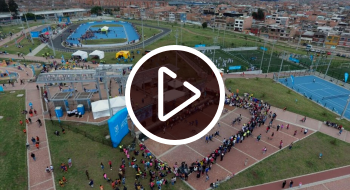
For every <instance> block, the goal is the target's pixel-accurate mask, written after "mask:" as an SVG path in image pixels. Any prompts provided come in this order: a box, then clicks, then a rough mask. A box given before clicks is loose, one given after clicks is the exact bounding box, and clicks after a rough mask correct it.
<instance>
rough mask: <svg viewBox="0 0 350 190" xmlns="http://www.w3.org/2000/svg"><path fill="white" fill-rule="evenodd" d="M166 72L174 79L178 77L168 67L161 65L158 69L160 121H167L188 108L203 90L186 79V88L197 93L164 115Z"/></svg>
mask: <svg viewBox="0 0 350 190" xmlns="http://www.w3.org/2000/svg"><path fill="white" fill-rule="evenodd" d="M164 73H166V74H168V75H169V76H171V77H172V78H173V79H175V78H176V74H175V73H174V72H172V71H171V70H170V69H168V68H166V67H161V68H160V69H159V70H158V118H159V120H160V121H167V120H168V119H169V118H171V117H172V116H174V115H175V114H177V113H179V112H180V111H181V110H183V109H184V108H186V107H187V106H188V105H190V104H191V103H193V102H194V101H196V100H197V99H198V98H199V97H200V96H201V91H199V90H198V89H197V88H196V87H194V86H192V85H191V84H190V83H188V82H186V81H185V82H184V83H183V85H184V86H185V87H186V88H188V89H190V90H191V91H192V92H193V93H194V94H195V95H194V96H192V97H191V98H190V99H188V100H186V101H185V102H184V103H182V104H181V105H179V106H178V107H176V108H175V109H173V110H172V111H170V112H169V113H168V114H166V115H164V95H163V93H164V91H163V90H164V86H163V84H164Z"/></svg>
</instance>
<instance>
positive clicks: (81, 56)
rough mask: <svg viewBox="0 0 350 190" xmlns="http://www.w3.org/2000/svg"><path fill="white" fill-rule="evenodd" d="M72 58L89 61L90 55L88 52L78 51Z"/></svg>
mask: <svg viewBox="0 0 350 190" xmlns="http://www.w3.org/2000/svg"><path fill="white" fill-rule="evenodd" d="M72 57H74V58H77V59H87V58H88V53H87V52H86V51H81V50H78V51H76V52H75V53H73V54H72Z"/></svg>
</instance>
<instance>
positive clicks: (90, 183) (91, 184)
mask: <svg viewBox="0 0 350 190" xmlns="http://www.w3.org/2000/svg"><path fill="white" fill-rule="evenodd" d="M89 185H90V187H94V180H92V179H90V181H89Z"/></svg>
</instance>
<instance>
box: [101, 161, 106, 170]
mask: <svg viewBox="0 0 350 190" xmlns="http://www.w3.org/2000/svg"><path fill="white" fill-rule="evenodd" d="M101 169H102V170H104V169H105V166H104V165H103V164H102V162H101Z"/></svg>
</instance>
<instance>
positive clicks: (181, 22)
mask: <svg viewBox="0 0 350 190" xmlns="http://www.w3.org/2000/svg"><path fill="white" fill-rule="evenodd" d="M182 27H183V23H182V21H181V45H182Z"/></svg>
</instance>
